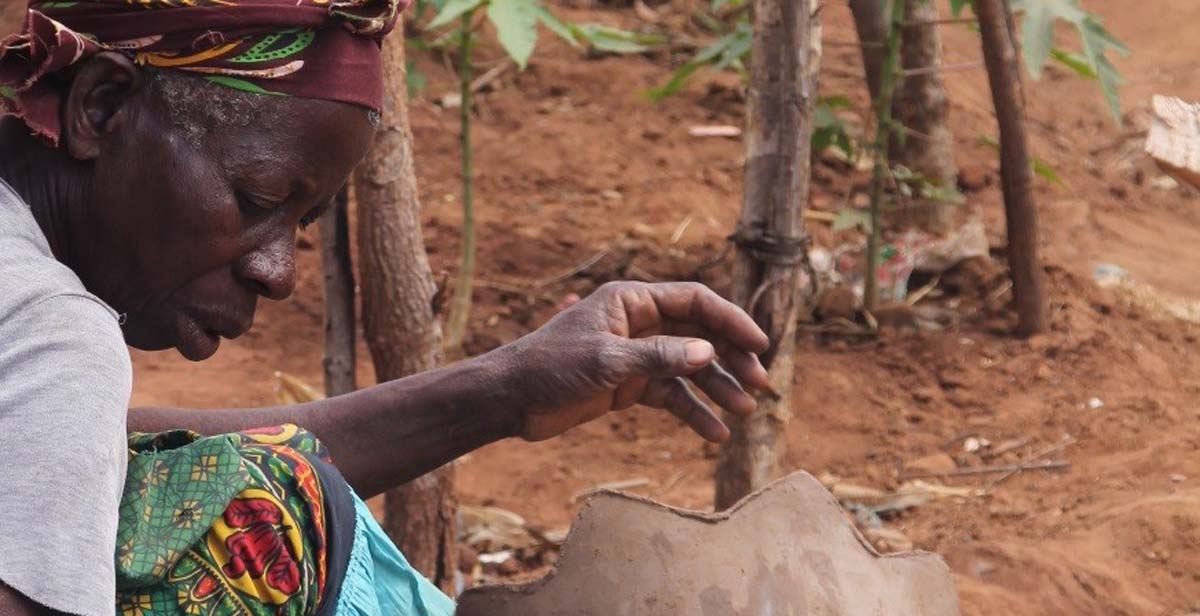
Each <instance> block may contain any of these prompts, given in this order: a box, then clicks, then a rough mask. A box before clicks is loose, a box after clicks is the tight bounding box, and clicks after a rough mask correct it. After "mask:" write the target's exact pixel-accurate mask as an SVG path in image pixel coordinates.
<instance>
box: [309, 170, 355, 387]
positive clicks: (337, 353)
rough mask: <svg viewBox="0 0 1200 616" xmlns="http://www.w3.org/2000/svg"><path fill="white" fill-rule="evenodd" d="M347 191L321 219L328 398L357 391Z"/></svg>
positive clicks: (340, 193) (319, 229) (352, 268)
mask: <svg viewBox="0 0 1200 616" xmlns="http://www.w3.org/2000/svg"><path fill="white" fill-rule="evenodd" d="M347 192H348V189H347V188H346V187H343V188H342V190H341V191H340V192H338V195H337V198H336V199H335V200H334V203H333V207H331V208H329V211H328V212H326V213H325V214H324V215H323V216H321V221H320V223H319V227H318V229H317V230H318V232H319V233H320V235H321V269H322V270H323V271H324V273H325V360H324V362H323V363H324V368H325V395H326V396H330V397H333V396H339V395H341V394H345V393H349V392H352V391H354V390H355V389H358V384H357V383H356V382H355V370H354V368H355V357H354V356H355V353H354V343H355V335H356V330H355V318H354V263H353V262H352V261H351V259H350V217H349V212H348V210H349V206H348V202H349V198H348V195H347Z"/></svg>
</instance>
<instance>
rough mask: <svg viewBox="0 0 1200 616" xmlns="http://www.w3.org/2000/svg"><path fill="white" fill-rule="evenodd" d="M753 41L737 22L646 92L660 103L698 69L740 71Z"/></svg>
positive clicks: (748, 28)
mask: <svg viewBox="0 0 1200 616" xmlns="http://www.w3.org/2000/svg"><path fill="white" fill-rule="evenodd" d="M753 40H754V31H753V28H752V26H751V25H750V22H749V21H746V20H743V21H739V22H738V24H737V26H736V27H735V28H734V30H733V32H730V33H729V34H726V35H724V36H722V37H720V38H718V39H717V40H715V41H713V42H712V44H710V45H709V46H708V47H705V48H704V49H701V50H700V51H698V52H696V55H695V56H692V59H691V60H688V63H687V64H684V65H683V66H682V67H680V68H679V69H678V70H676V71H675V72H674V73H673V74H672V75H671V80H670V81H668V82H667V83H666V84H664V85H662V86H660V87H658V88H654V89H653V90H650V91H649V92H648V94H649V96H650V99H651V100H653V101H656V102H657V101H660V100H662V99H664V98H666V97H668V96H671V95H672V94H676V93H678V92H679V91H680V90H682V89H683V86H684V83H685V82H686V81H687V79H688V77H691V76H692V73H695V72H696V71H697V70H698V69H699V68H700V67H702V66H704V65H706V64H712V65H713V66H715V67H717V68H719V69H727V68H737V69H739V70H740V69H742V68H743V66H742V60H743V58H745V57H746V56H748V55H749V54H750V45H751V43H753ZM847 103H848V101H847Z"/></svg>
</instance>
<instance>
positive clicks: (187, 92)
mask: <svg viewBox="0 0 1200 616" xmlns="http://www.w3.org/2000/svg"><path fill="white" fill-rule="evenodd" d="M144 70H145V71H146V74H147V83H148V87H149V89H150V92H151V93H152V94H153V95H155V96H157V97H158V98H159V100H161V101H162V102H163V104H164V105H166V108H167V113H168V114H170V118H171V123H172V124H173V125H174V126H175V127H176V128H177V129H179V130H180V131H182V132H183V135H184V137H185V138H186V139H187V140H188V142H189V143H191V144H192V145H193V146H195V147H197V148H199V147H200V146H201V144H202V143H203V141H204V137H205V135H206V134H207V132H208V127H209V126H233V127H237V128H245V127H248V126H250V125H251V124H253V123H255V122H256V121H258V120H260V119H261V118H262V115H263V114H264V112H265V111H266V110H268V109H270V108H271V106H270V101H271V99H272V98H273V96H272V95H269V94H258V93H254V92H247V91H244V90H237V89H235V88H230V87H227V86H223V85H220V84H217V83H214V82H212V81H209V80H208V79H205V78H204V77H203V76H199V75H192V74H188V73H187V72H185V71H178V70H169V69H168V70H164V69H158V68H145V69H144ZM364 111H365V113H366V114H367V120H368V121H369V122H370V123H371V126H373V127H378V126H379V122H380V117H379V112H377V111H375V110H374V109H368V110H364Z"/></svg>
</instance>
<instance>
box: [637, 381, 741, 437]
mask: <svg viewBox="0 0 1200 616" xmlns="http://www.w3.org/2000/svg"><path fill="white" fill-rule="evenodd" d="M641 402H642V404H645V405H647V406H653V407H656V408H661V409H666V410H667V411H669V412H670V413H671V414H672V415H674V416H676V417H678V418H680V419H682V420H683V422H684V423H686V424H687V425H688V427H690V428H691V429H692V430H693V431H695V432H696V434H699V435H700V436H701V437H702V438H704V439H705V440H708V441H712V442H714V443H723V442H725V441H726V440H728V439H729V428H727V427H725V424H724V423H723V422H722V421H721V419H720V418H719V417H717V414H716V413H714V412H713V410H712V409H711V408H709V406H708V405H707V404H705V403H704V401H702V400H701V399H700V398H699V397H697V396H696V394H695V393H694V392H692V389H691V388H690V387H688V384H687V381H685V380H684V379H682V378H679V377H676V378H672V379H659V380H655V381H651V382H650V384H649V385H648V386H647V387H646V394H645V395H644V396H643V397H642V400H641Z"/></svg>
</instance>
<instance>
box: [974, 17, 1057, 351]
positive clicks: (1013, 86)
mask: <svg viewBox="0 0 1200 616" xmlns="http://www.w3.org/2000/svg"><path fill="white" fill-rule="evenodd" d="M975 14H976V15H977V16H978V17H979V34H980V39H981V40H982V43H983V59H984V63H985V64H986V65H987V71H988V82H989V84H990V85H991V89H992V102H993V104H994V105H995V107H996V120H997V122H998V124H999V127H1000V186H1001V188H1002V189H1003V191H1004V217H1005V225H1006V227H1007V232H1008V266H1009V270H1010V274H1011V276H1012V282H1013V298H1014V300H1015V304H1016V309H1017V320H1018V322H1017V334H1018V335H1021V336H1030V335H1033V334H1037V333H1040V332H1042V331H1044V330H1045V328H1046V295H1045V290H1044V288H1043V282H1042V266H1041V262H1040V260H1039V259H1038V216H1037V205H1036V203H1035V202H1034V200H1033V169H1032V167H1031V165H1030V159H1029V138H1028V136H1027V135H1026V133H1025V108H1024V106H1023V105H1022V104H1021V97H1020V91H1019V89H1018V85H1017V83H1018V81H1017V77H1018V76H1017V73H1016V70H1015V68H1014V67H1015V66H1016V64H1015V59H1016V47H1015V45H1014V43H1013V40H1012V38H1011V36H1010V35H1009V30H1008V26H1007V21H1006V19H1007V11H1006V9H1005V5H1004V2H1003V1H1002V0H975Z"/></svg>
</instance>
